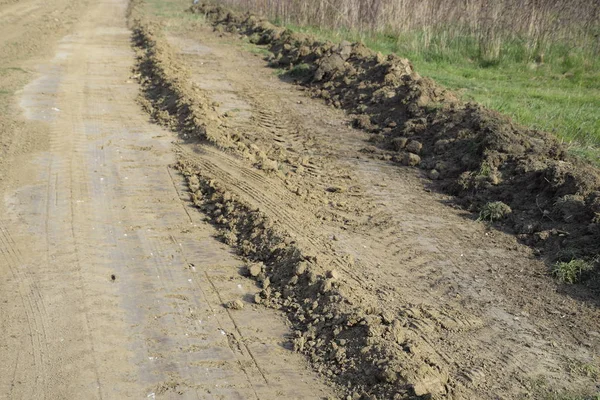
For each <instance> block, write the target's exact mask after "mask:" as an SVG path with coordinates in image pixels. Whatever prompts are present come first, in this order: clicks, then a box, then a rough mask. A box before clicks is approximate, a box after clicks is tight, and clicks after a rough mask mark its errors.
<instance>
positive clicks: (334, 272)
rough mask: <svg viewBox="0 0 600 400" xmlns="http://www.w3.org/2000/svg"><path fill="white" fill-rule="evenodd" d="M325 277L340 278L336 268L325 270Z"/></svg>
mask: <svg viewBox="0 0 600 400" xmlns="http://www.w3.org/2000/svg"><path fill="white" fill-rule="evenodd" d="M327 277H328V278H331V279H340V273H339V272H338V271H337V270H335V269H332V270H330V271H328V272H327Z"/></svg>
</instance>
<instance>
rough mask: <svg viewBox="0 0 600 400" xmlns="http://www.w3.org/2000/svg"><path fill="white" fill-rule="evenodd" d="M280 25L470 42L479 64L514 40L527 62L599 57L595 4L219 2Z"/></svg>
mask: <svg viewBox="0 0 600 400" xmlns="http://www.w3.org/2000/svg"><path fill="white" fill-rule="evenodd" d="M215 2H216V3H220V4H225V5H228V6H233V7H236V8H241V9H244V10H251V11H252V12H254V13H258V14H262V15H265V16H268V17H270V18H274V19H278V20H280V21H282V22H284V23H292V24H300V25H310V26H316V27H318V28H326V29H347V30H352V31H358V32H379V33H386V34H390V35H402V34H407V33H414V32H419V33H420V44H419V45H420V46H425V47H427V46H431V45H433V43H434V42H435V45H436V46H441V47H442V48H443V47H444V46H445V45H447V44H448V43H452V42H453V41H456V40H460V39H464V38H465V37H470V38H473V39H474V40H476V42H477V45H478V47H479V52H480V55H481V58H482V59H490V60H494V59H497V58H499V57H500V53H501V51H502V47H503V46H504V45H506V43H508V42H511V43H514V42H515V41H518V42H519V44H520V46H521V47H522V48H523V49H524V51H525V53H526V54H525V56H526V57H528V58H529V59H538V60H541V59H543V57H544V53H545V52H546V51H547V49H548V48H549V46H551V45H553V44H561V46H562V47H563V48H565V47H566V48H567V50H568V48H569V47H572V48H573V50H585V51H586V52H587V53H588V55H592V56H597V55H599V54H600V36H599V35H600V2H599V1H594V0H218V1H215Z"/></svg>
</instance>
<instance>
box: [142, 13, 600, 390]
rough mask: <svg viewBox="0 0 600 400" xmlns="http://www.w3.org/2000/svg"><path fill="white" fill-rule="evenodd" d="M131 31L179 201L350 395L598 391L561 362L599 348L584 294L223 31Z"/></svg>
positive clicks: (409, 144) (299, 346)
mask: <svg viewBox="0 0 600 400" xmlns="http://www.w3.org/2000/svg"><path fill="white" fill-rule="evenodd" d="M227 19H229V20H232V19H234V17H231V16H229V17H227ZM134 31H135V35H134V43H135V44H136V46H137V48H138V64H137V70H136V72H137V73H139V74H140V81H141V83H142V87H143V92H144V94H145V98H143V99H141V103H142V105H143V106H144V108H146V109H147V110H148V111H150V113H151V115H152V116H153V117H154V119H155V120H156V121H157V122H159V123H163V124H166V125H167V126H169V127H171V128H173V129H175V130H177V131H178V132H179V133H180V142H179V144H178V145H177V151H178V154H179V159H180V162H179V164H178V168H179V170H180V171H181V173H182V174H183V175H184V176H186V178H187V183H188V187H189V191H190V197H191V201H192V202H193V203H194V204H195V205H196V206H197V207H198V208H199V209H200V210H201V211H202V212H203V213H204V214H205V215H206V217H207V218H208V219H209V220H210V221H211V222H212V223H213V224H214V225H215V226H216V227H217V228H218V230H219V236H220V238H221V240H222V241H224V242H225V243H227V244H228V245H230V246H232V247H233V248H234V249H235V250H236V251H237V252H238V254H240V255H241V256H242V257H244V258H245V259H246V260H247V263H248V267H247V268H246V269H245V270H244V271H243V274H245V275H246V276H249V277H251V278H253V279H255V280H256V281H257V284H258V286H259V288H260V291H259V292H258V293H257V295H256V296H254V301H255V302H256V303H260V304H265V305H269V306H271V307H274V308H277V309H281V310H284V311H285V312H286V313H287V315H288V318H289V320H290V322H291V323H292V326H293V328H294V329H295V330H296V334H295V336H294V338H293V340H292V342H293V345H294V349H295V350H296V351H298V352H301V353H304V354H306V356H307V357H308V359H309V360H310V361H311V362H312V364H313V366H314V367H315V368H316V369H317V370H318V371H319V372H321V373H322V374H323V375H325V376H326V377H328V378H329V379H331V381H332V382H334V383H336V384H337V385H338V387H339V388H341V389H342V390H344V391H345V392H346V394H347V395H348V396H350V397H351V398H360V397H362V398H456V399H459V398H464V399H466V398H469V399H471V398H490V399H491V398H514V399H517V398H523V397H528V396H529V397H532V396H533V397H543V396H544V393H545V394H549V393H550V392H551V391H554V390H567V391H571V392H572V391H575V392H580V391H583V392H585V391H588V392H589V393H591V392H593V391H594V390H595V383H594V379H596V377H587V378H586V377H582V376H580V375H577V376H576V374H575V373H574V372H573V368H572V366H573V365H587V363H594V362H596V361H594V360H595V357H596V354H597V351H598V346H599V345H600V341H599V340H598V336H597V334H596V333H595V332H597V331H598V325H599V324H600V321H599V319H598V309H597V305H596V304H595V303H594V302H593V301H592V297H590V296H589V294H588V293H586V292H585V291H581V292H580V296H583V297H584V298H585V299H586V301H581V300H576V299H572V298H569V297H567V296H565V295H564V294H561V293H559V292H558V291H557V290H556V289H557V287H556V285H555V284H554V283H553V282H552V281H551V279H549V277H548V276H547V270H546V267H545V266H544V265H543V264H542V263H541V262H539V261H536V260H535V259H534V257H533V255H532V253H531V251H530V250H529V249H528V248H527V247H525V246H522V245H520V244H518V243H517V242H516V241H515V239H514V237H511V236H508V235H505V234H503V233H499V232H497V231H494V230H490V229H488V228H487V227H486V226H485V225H483V224H481V223H477V222H474V221H472V220H469V219H465V218H464V217H465V216H464V214H463V213H461V212H460V211H457V210H455V209H452V208H449V207H448V206H446V205H444V204H442V202H446V201H447V200H449V198H446V197H443V196H439V195H435V194H433V193H430V191H426V190H424V189H423V185H422V181H421V179H420V178H419V177H418V174H417V173H416V171H415V170H409V169H398V168H397V167H396V166H393V165H390V163H388V162H387V161H385V159H384V160H380V159H377V158H374V157H372V156H371V154H369V153H366V152H365V142H366V140H367V139H368V138H369V137H372V135H371V136H369V135H368V134H366V133H364V132H363V131H360V130H356V129H353V128H351V127H349V125H351V124H350V122H352V121H349V120H348V118H347V116H345V115H344V114H343V113H341V112H338V111H336V110H335V109H333V108H327V107H324V106H323V104H322V103H321V102H319V101H316V100H312V99H310V98H309V97H308V96H307V94H311V95H312V94H313V90H312V88H311V89H310V90H302V87H296V88H294V87H293V86H291V85H289V84H288V83H286V82H283V81H279V80H274V79H273V75H272V73H270V72H268V70H266V69H265V66H266V65H265V63H263V62H262V61H260V60H257V59H249V57H248V53H245V52H242V51H240V50H239V49H238V48H237V47H236V46H235V45H232V44H231V39H230V36H227V35H221V36H222V37H219V36H218V35H214V34H211V33H209V32H208V30H207V29H205V28H198V27H197V26H194V27H193V28H192V27H191V28H190V29H183V30H182V32H181V33H180V34H176V35H175V34H172V35H170V36H164V35H163V34H162V32H161V31H160V30H159V29H157V28H156V25H151V24H148V23H146V22H139V21H138V22H137V23H136V24H135V29H134ZM276 31H277V30H274V32H276ZM279 32H280V33H281V30H279ZM340 47H344V46H340ZM355 47H356V46H355ZM341 52H342V53H343V52H344V51H341ZM384 62H385V61H384ZM327 68H328V67H327ZM327 68H325V69H327ZM326 73H327V72H325V74H326ZM323 76H325V75H323ZM402 76H404V75H402ZM321 78H322V79H325V78H323V77H321ZM395 85H396V86H397V85H398V82H396V83H395ZM296 89H300V90H296ZM319 90H322V89H319ZM307 92H308V93H307ZM434 92H435V91H434ZM371 95H375V94H374V93H371ZM375 96H376V95H375ZM428 96H430V97H435V96H438V97H440V96H443V97H445V98H446V101H448V102H452V103H454V102H455V100H453V99H452V98H451V97H450V95H448V94H447V93H446V94H445V93H441V94H440V93H437V94H436V93H433V92H432V94H429V95H428ZM334 101H335V100H334ZM456 107H457V108H455V109H456V110H459V109H461V110H463V111H464V112H467V111H466V110H467V109H468V108H469V107H471V106H468V107H467V106H460V105H457V106H456ZM460 107H462V108H460ZM471 108H473V107H471ZM479 110H480V109H479ZM473 112H474V113H484V111H481V110H480V111H473ZM440 115H441V114H440ZM367 123H370V124H371V125H373V121H372V120H371V119H369V121H366V122H364V124H367ZM355 125H356V123H355ZM361 128H365V126H361ZM515 129H516V128H515ZM416 138H417V136H415V135H412V136H411V137H410V138H407V140H406V143H403V144H401V146H402V147H403V148H408V149H411V150H412V152H411V153H412V156H411V155H410V154H409V153H408V152H406V156H405V155H398V157H401V159H403V160H404V159H406V160H408V161H406V162H407V163H408V162H417V161H415V160H417V159H419V161H418V162H421V163H422V162H423V161H422V160H421V159H420V157H418V158H415V157H417V154H416V153H417V152H419V153H421V156H422V159H423V160H426V157H427V151H426V150H425V148H426V146H427V142H425V141H424V140H416ZM390 143H391V142H390ZM215 145H216V147H217V148H215ZM390 145H392V144H390ZM393 145H395V146H399V145H400V141H399V140H396V141H394V144H393ZM381 154H382V155H383V156H386V155H387V154H388V153H386V152H381ZM382 158H386V157H382ZM411 160H412V161H411ZM418 162H417V163H418ZM567 310H568V311H567ZM542 381H543V382H545V383H543V384H540V382H542Z"/></svg>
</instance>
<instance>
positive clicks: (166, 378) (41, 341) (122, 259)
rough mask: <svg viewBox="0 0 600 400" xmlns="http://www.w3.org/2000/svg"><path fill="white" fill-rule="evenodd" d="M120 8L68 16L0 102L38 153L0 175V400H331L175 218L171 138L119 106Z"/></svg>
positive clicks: (126, 66) (281, 329) (234, 280)
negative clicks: (66, 25)
mask: <svg viewBox="0 0 600 400" xmlns="http://www.w3.org/2000/svg"><path fill="white" fill-rule="evenodd" d="M127 3H128V2H127V1H122V0H111V1H102V2H95V3H93V4H83V5H82V6H81V8H78V11H77V13H76V14H75V15H74V17H75V16H76V17H77V21H78V22H76V23H74V25H73V27H72V29H71V31H70V34H68V35H67V36H65V37H63V38H62V39H61V40H60V41H58V42H57V43H56V44H52V47H53V49H55V50H56V52H55V55H54V57H53V58H50V59H45V60H44V61H43V62H42V63H41V65H40V67H39V69H38V70H37V71H38V72H37V73H36V74H35V75H36V78H35V79H33V80H31V82H30V83H29V84H27V85H26V86H25V87H24V88H23V90H22V91H21V92H20V93H19V94H18V95H17V96H14V97H13V96H11V97H10V100H11V101H12V102H13V103H12V104H11V107H14V108H11V110H14V113H13V114H10V118H12V119H14V120H15V121H18V124H20V125H22V126H24V127H27V128H28V129H36V127H42V128H41V129H37V130H34V131H32V132H31V136H33V137H36V141H41V142H43V143H44V142H45V143H47V145H41V146H38V147H34V146H32V147H27V148H21V149H20V150H19V151H18V152H12V153H11V160H12V161H11V164H12V165H10V166H9V165H8V163H7V164H4V166H5V169H4V171H3V172H4V173H5V176H6V177H7V179H6V181H5V182H7V185H6V186H5V187H4V188H5V189H4V190H3V192H2V202H1V204H2V213H1V218H0V272H1V273H2V279H1V280H0V332H1V335H0V356H1V358H2V363H0V398H3V399H11V400H12V399H127V398H132V399H145V398H150V399H154V398H156V399H174V398H177V399H199V398H203V399H204V398H207V399H208V398H211V399H212V398H222V399H237V398H248V399H258V398H260V399H263V398H264V399H279V398H297V399H314V398H325V397H328V396H332V395H333V394H334V391H333V390H332V389H330V388H328V387H327V386H326V385H325V384H324V383H323V382H322V381H321V380H320V379H319V378H318V377H317V374H316V373H315V372H313V371H311V370H310V368H308V366H307V362H306V361H305V360H304V358H303V357H302V356H301V355H298V354H295V353H293V352H291V351H289V350H288V349H287V348H286V347H287V346H288V344H287V342H288V341H287V339H286V337H287V336H288V335H290V334H291V332H290V331H289V328H288V327H287V326H286V322H285V319H284V318H283V317H282V315H281V314H280V313H277V312H275V311H273V310H269V309H266V308H264V307H258V306H256V305H253V301H252V298H253V296H254V294H255V291H256V289H255V288H254V286H253V285H252V284H251V283H250V282H248V281H247V280H246V279H245V278H243V277H242V276H240V274H239V272H238V271H239V270H240V269H241V268H243V266H244V264H243V262H242V261H241V260H239V259H238V258H236V257H234V256H233V255H232V254H231V252H230V251H229V248H228V247H227V246H226V245H224V244H222V243H220V242H218V241H216V240H215V239H214V235H215V232H214V230H213V228H212V227H211V226H210V225H209V224H207V223H206V222H204V221H203V220H202V216H201V215H200V214H199V213H197V212H195V211H194V210H193V209H190V207H188V202H187V196H186V194H185V192H186V191H187V189H186V187H185V182H184V181H183V180H182V178H181V177H180V176H179V175H178V173H177V171H176V170H175V169H173V168H171V167H170V166H171V165H172V164H174V163H175V162H176V159H175V154H174V152H173V151H172V145H171V141H172V140H173V138H174V135H172V134H171V133H170V132H168V131H165V130H163V129H162V128H160V127H158V126H157V125H153V124H150V123H149V122H148V117H147V115H146V114H145V113H144V112H143V111H142V110H141V109H140V108H139V106H138V104H137V103H136V101H135V100H136V96H137V94H138V85H137V84H136V83H135V81H134V80H133V79H131V68H132V65H133V62H134V59H135V57H134V53H133V51H132V50H131V47H130V35H131V32H130V31H129V30H128V29H127V27H126V18H125V15H126V11H127ZM36 5H38V6H39V7H45V6H44V4H43V2H40V3H39V4H37V3H36ZM0 10H4V9H3V8H0ZM2 15H4V14H2ZM28 22H32V23H35V19H33V17H32V19H28V18H27V17H26V16H23V19H22V20H20V22H19V24H20V23H25V24H26V23H28ZM2 28H3V29H4V26H3V27H2ZM7 29H8V28H7ZM22 32H23V34H25V31H22ZM53 32H54V31H53ZM60 32H61V31H58V32H57V33H58V34H60ZM55 33H56V32H55ZM23 40H25V39H23ZM47 40H48V43H51V42H52V38H51V37H48V39H47ZM49 46H50V45H49ZM35 56H36V57H40V58H43V57H44V56H45V53H43V52H42V53H41V55H40V53H35ZM3 61H4V58H3ZM32 75H33V74H32ZM19 104H20V105H21V107H22V109H19ZM17 112H18V113H17ZM32 121H33V122H32ZM11 126H13V125H11ZM32 127H33V128H32ZM9 128H10V127H9ZM9 128H4V127H3V130H2V131H0V134H1V135H2V137H3V138H4V137H7V136H9V135H12V134H15V131H13V130H12V128H11V129H9ZM16 133H17V134H18V133H19V131H17V132H16ZM9 139H10V137H9ZM15 140H19V138H16V139H15ZM11 150H12V148H8V151H9V152H10V151H11ZM8 183H10V185H8ZM182 197H183V198H184V199H185V200H183V201H182V199H181V198H182ZM229 302H233V303H235V304H238V305H239V304H240V302H241V303H242V304H243V305H244V306H243V307H241V309H236V310H233V309H228V308H226V305H227V304H228V303H229ZM238 308H240V307H238Z"/></svg>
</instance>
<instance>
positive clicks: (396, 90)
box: [190, 4, 600, 285]
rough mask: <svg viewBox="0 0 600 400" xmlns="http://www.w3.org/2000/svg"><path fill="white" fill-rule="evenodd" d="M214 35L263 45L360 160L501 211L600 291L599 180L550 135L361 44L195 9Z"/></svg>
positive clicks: (469, 204) (530, 240)
mask: <svg viewBox="0 0 600 400" xmlns="http://www.w3.org/2000/svg"><path fill="white" fill-rule="evenodd" d="M190 11H191V12H194V13H199V14H204V15H206V17H207V18H208V20H209V21H211V22H212V23H213V24H214V27H215V30H218V31H228V32H235V33H239V34H242V35H246V36H247V37H248V38H249V40H250V41H251V42H253V43H256V44H261V45H267V46H268V48H269V49H270V51H271V52H272V56H271V58H270V61H271V65H272V66H274V67H278V68H282V67H283V68H288V69H289V70H290V76H294V77H297V78H298V79H299V83H301V84H302V85H305V86H306V87H308V88H310V91H311V93H312V94H313V95H314V96H318V97H321V98H323V99H325V101H326V102H327V103H329V104H331V105H332V106H334V107H338V108H343V109H345V110H347V111H348V112H350V113H352V114H354V115H355V119H354V123H355V125H356V127H359V128H362V129H364V130H367V131H368V132H371V133H372V134H373V136H372V142H373V144H374V145H375V146H370V147H369V148H366V149H365V151H366V152H370V153H373V154H374V155H376V156H378V157H383V158H386V159H391V160H392V161H394V162H397V163H399V164H402V165H407V166H415V167H419V168H421V169H423V170H424V171H426V173H427V176H428V177H429V178H430V179H431V180H432V181H433V182H432V185H433V186H434V187H435V188H438V189H439V190H442V191H444V192H445V193H449V194H451V195H453V196H455V199H456V202H457V203H458V204H460V205H461V206H462V207H464V208H465V209H467V210H469V211H472V212H476V213H479V212H480V211H481V210H483V209H485V207H486V205H488V204H490V203H493V204H496V203H498V202H502V203H504V204H505V205H507V206H508V209H510V210H511V212H510V213H506V215H504V216H503V219H502V220H501V221H496V222H495V223H496V224H498V225H497V226H498V227H500V228H503V229H505V230H507V231H509V232H512V233H514V234H516V235H518V236H519V238H520V239H521V240H522V241H524V242H525V243H527V244H529V245H531V246H534V247H536V248H538V249H539V250H540V252H542V251H543V252H544V254H545V256H546V258H547V259H548V262H550V263H553V262H555V261H570V260H573V259H583V260H586V261H588V262H590V263H595V269H594V270H593V271H592V272H590V273H588V274H587V275H586V276H583V277H582V280H588V281H589V282H590V283H593V284H594V285H597V284H598V283H599V282H600V268H599V263H598V256H599V255H600V172H599V171H598V169H596V168H594V167H592V166H590V165H586V164H584V163H582V162H580V161H578V160H576V159H574V158H573V157H570V156H569V155H568V154H567V150H566V147H565V146H564V145H563V144H561V143H560V142H559V141H558V140H557V139H556V138H555V137H553V136H552V135H550V134H547V133H544V132H540V131H536V130H531V129H527V128H524V127H521V126H517V125H515V124H514V123H512V121H511V120H510V119H509V118H508V117H506V116H503V115H501V114H499V113H497V112H495V111H492V110H489V109H486V108H484V107H482V106H480V105H477V104H473V103H464V102H462V101H460V100H458V98H457V96H455V95H454V94H453V93H451V92H450V91H448V90H446V89H444V88H443V87H441V86H439V85H437V84H436V83H435V82H433V81H432V80H430V79H427V78H423V77H421V76H419V74H417V73H416V72H415V71H414V68H413V66H412V64H411V63H410V62H409V61H408V60H406V59H403V58H401V57H398V56H396V55H389V56H387V57H386V56H383V55H382V54H380V53H376V52H373V51H372V50H370V49H368V48H366V47H365V46H364V45H362V44H360V43H348V42H342V43H339V44H335V43H331V42H322V41H319V40H317V39H315V38H314V37H311V36H310V35H305V34H300V33H295V32H293V31H290V30H287V29H285V28H282V27H278V26H275V25H273V24H271V23H270V22H268V21H267V20H264V19H260V18H258V17H256V16H253V15H251V14H239V13H234V12H231V11H228V10H227V9H225V8H223V7H221V6H215V5H208V4H197V5H194V6H192V7H191V8H190Z"/></svg>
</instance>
